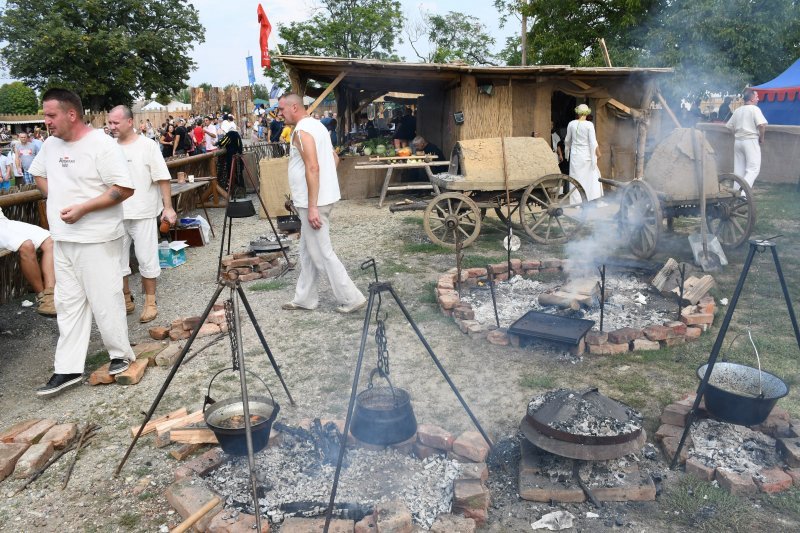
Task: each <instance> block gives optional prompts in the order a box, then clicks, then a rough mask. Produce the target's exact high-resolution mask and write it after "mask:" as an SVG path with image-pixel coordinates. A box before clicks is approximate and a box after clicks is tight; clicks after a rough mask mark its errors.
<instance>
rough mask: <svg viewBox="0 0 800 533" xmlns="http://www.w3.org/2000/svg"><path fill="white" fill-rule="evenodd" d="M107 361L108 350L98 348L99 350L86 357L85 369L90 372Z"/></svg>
mask: <svg viewBox="0 0 800 533" xmlns="http://www.w3.org/2000/svg"><path fill="white" fill-rule="evenodd" d="M108 361H109V358H108V351H106V350H100V351H99V352H97V353H94V354H92V355H89V356H87V357H86V371H87V372H92V371H94V370H97V369H98V368H100V367H101V366H103V365H104V364H106V363H108Z"/></svg>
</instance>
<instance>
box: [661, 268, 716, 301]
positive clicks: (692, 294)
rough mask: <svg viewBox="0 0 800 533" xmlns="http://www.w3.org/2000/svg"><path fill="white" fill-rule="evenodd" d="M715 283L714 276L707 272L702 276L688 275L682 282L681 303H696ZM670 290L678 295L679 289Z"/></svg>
mask: <svg viewBox="0 0 800 533" xmlns="http://www.w3.org/2000/svg"><path fill="white" fill-rule="evenodd" d="M715 284H716V282H715V281H714V278H713V277H712V276H710V275H708V274H706V275H705V276H703V277H702V278H697V277H695V276H689V277H688V278H687V279H686V281H685V282H684V284H683V300H682V301H681V303H682V304H684V305H687V304H691V305H697V302H699V301H700V298H702V297H703V296H705V295H706V294H708V291H710V290H711V289H713V288H714V285H715ZM672 292H673V293H675V295H677V296H680V289H678V288H675V289H673V290H672Z"/></svg>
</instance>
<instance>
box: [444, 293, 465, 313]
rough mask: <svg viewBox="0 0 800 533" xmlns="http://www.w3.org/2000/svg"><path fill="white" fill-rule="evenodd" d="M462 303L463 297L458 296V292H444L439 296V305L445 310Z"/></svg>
mask: <svg viewBox="0 0 800 533" xmlns="http://www.w3.org/2000/svg"><path fill="white" fill-rule="evenodd" d="M459 303H461V298H460V297H459V296H458V294H457V293H452V294H442V295H440V296H439V305H440V306H441V307H442V309H444V310H447V311H449V310H451V309H453V308H454V307H456V306H458V304H459Z"/></svg>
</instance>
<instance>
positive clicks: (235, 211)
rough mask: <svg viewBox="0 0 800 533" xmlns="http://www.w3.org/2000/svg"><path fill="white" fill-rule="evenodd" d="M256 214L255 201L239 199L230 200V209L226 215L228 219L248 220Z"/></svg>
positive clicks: (226, 211)
mask: <svg viewBox="0 0 800 533" xmlns="http://www.w3.org/2000/svg"><path fill="white" fill-rule="evenodd" d="M255 214H256V208H255V206H253V201H252V200H251V199H249V198H238V199H232V200H228V208H227V209H226V210H225V215H226V216H227V217H228V218H248V217H251V216H253V215H255Z"/></svg>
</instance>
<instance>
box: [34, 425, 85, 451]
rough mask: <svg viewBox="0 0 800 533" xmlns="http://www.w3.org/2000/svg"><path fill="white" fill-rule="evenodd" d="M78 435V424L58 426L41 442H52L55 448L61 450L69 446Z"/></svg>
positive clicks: (50, 430) (49, 431) (46, 434)
mask: <svg viewBox="0 0 800 533" xmlns="http://www.w3.org/2000/svg"><path fill="white" fill-rule="evenodd" d="M77 433H78V425H77V424H58V425H56V426H53V427H51V428H50V429H49V430H48V431H47V433H45V434H44V436H43V437H42V438H41V440H40V441H39V442H40V443H43V442H52V443H53V448H55V449H56V450H60V449H62V448H65V447H66V446H67V444H69V443H70V441H71V440H72V439H73V438H75V435H77Z"/></svg>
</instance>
